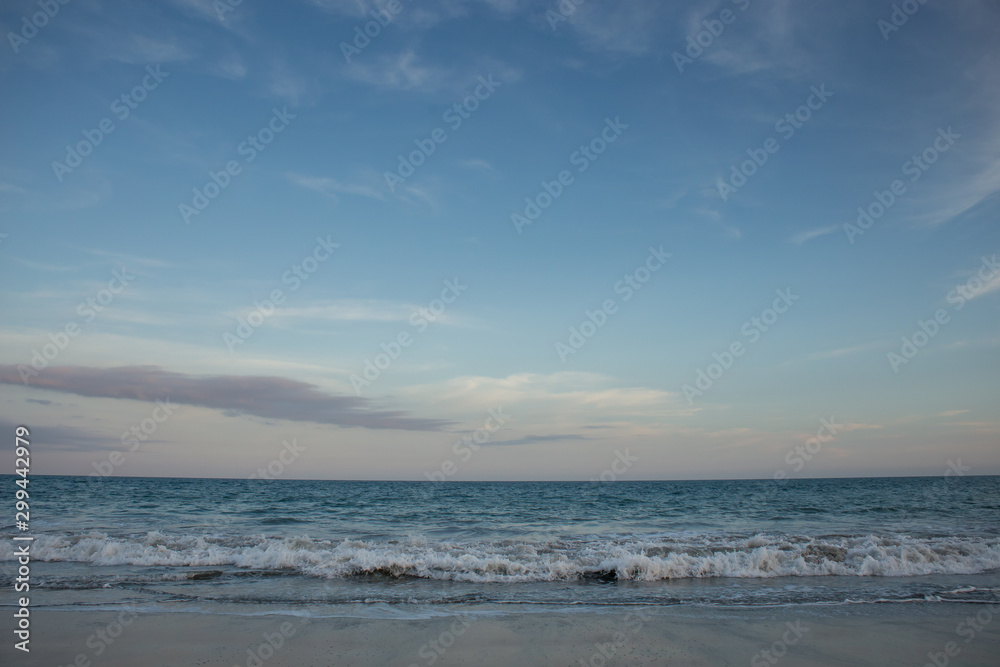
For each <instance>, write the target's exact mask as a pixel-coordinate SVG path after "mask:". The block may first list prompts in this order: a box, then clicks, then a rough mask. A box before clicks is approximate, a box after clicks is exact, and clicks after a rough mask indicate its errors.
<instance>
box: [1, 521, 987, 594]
mask: <svg viewBox="0 0 1000 667" xmlns="http://www.w3.org/2000/svg"><path fill="white" fill-rule="evenodd" d="M31 557H32V559H33V560H36V561H64V562H79V563H89V564H91V565H98V566H115V565H132V566H162V567H220V566H232V567H237V568H252V569H254V570H275V571H292V572H297V573H301V574H305V575H310V576H316V577H323V578H328V579H336V578H350V577H362V576H386V577H418V578H424V579H436V580H450V581H464V582H532V581H572V580H583V579H604V580H631V581H659V580H667V579H688V578H711V577H719V578H726V577H733V578H769V577H817V576H830V575H834V576H857V577H902V576H920V575H937V574H945V575H947V574H958V575H970V574H981V573H986V572H990V571H993V570H997V569H1000V539H997V538H977V537H930V538H915V537H910V536H900V535H896V536H875V535H855V536H822V537H810V536H789V535H763V534H758V535H753V536H739V537H736V536H720V535H695V536H684V537H683V538H678V537H676V536H655V535H654V536H627V537H621V536H618V537H599V536H592V537H583V538H579V539H563V540H551V541H527V540H493V541H468V542H460V541H453V542H448V541H430V540H427V539H426V538H423V537H420V536H411V537H409V538H407V539H403V540H383V541H377V540H342V541H335V540H323V539H314V538H311V537H308V536H299V537H288V538H279V537H267V536H249V537H248V536H239V537H235V536H227V535H198V536H190V535H169V534H164V533H160V532H149V533H146V534H145V535H135V536H127V537H122V536H109V535H107V534H105V533H102V532H96V531H94V532H87V533H76V534H62V535H52V534H47V535H46V534H43V535H38V536H36V538H35V541H34V543H33V544H32V546H31ZM15 558H16V556H15V554H14V547H13V545H12V544H11V543H10V542H7V541H4V542H0V560H6V561H9V560H14V559H15Z"/></svg>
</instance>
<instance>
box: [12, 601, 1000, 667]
mask: <svg viewBox="0 0 1000 667" xmlns="http://www.w3.org/2000/svg"><path fill="white" fill-rule="evenodd" d="M977 613H979V614H980V618H981V619H982V618H985V617H987V616H988V617H989V618H990V620H989V621H988V622H986V623H985V624H982V623H978V622H977V621H976V620H975V616H976V614H977ZM32 619H33V625H32V627H33V636H32V641H31V648H32V650H31V653H30V655H28V654H22V653H20V652H18V651H14V650H13V649H12V647H11V645H10V643H9V642H7V643H5V645H4V646H3V647H2V648H0V657H2V658H3V660H2V661H3V663H4V664H5V665H60V666H63V665H71V664H76V665H81V666H82V667H86V666H87V665H88V664H89V665H103V666H105V667H135V666H136V665H143V666H145V667H159V666H167V665H169V666H171V667H173V666H186V665H201V666H204V667H211V666H216V665H218V666H223V665H224V666H226V667H230V666H233V665H245V666H247V667H260V666H261V665H267V666H268V667H284V666H287V667H311V666H315V667H319V666H326V665H359V666H360V665H387V666H395V665H398V666H401V667H411V666H413V665H417V666H424V665H426V666H429V665H439V666H447V665H566V666H567V667H569V666H576V665H593V666H595V667H597V666H599V665H603V664H619V665H706V666H707V665H748V664H749V665H752V666H753V667H757V666H763V665H772V664H786V665H836V664H850V665H871V666H872V667H883V666H885V665H924V664H932V665H935V663H934V662H933V661H932V660H933V657H936V658H937V663H936V667H942V666H943V665H945V664H951V665H982V666H984V667H985V666H987V665H996V664H998V658H997V656H998V655H1000V606H998V605H992V606H986V605H977V606H969V605H957V604H956V605H937V606H935V607H933V608H928V607H922V606H915V605H912V604H886V605H873V606H868V605H866V606H857V607H853V608H849V609H837V610H830V609H822V608H801V607H800V608H796V609H787V608H785V609H781V608H773V609H753V610H724V611H722V610H711V611H706V610H703V609H702V610H699V609H697V608H656V607H650V608H646V609H643V610H638V613H636V610H630V612H625V613H623V614H608V613H593V612H590V611H575V610H568V609H562V610H545V611H541V612H537V613H508V612H503V613H498V612H497V611H496V610H493V609H489V608H481V609H480V608H469V609H465V610H462V611H461V612H457V613H455V614H449V615H443V616H440V617H436V618H429V619H408V620H402V619H400V620H391V619H370V618H367V619H362V618H350V617H327V618H322V617H320V618H316V617H313V618H307V617H302V616H293V615H287V614H256V615H252V616H248V615H236V614H199V613H183V612H180V613H144V614H139V615H138V616H137V617H136V618H135V619H134V620H132V621H131V622H130V623H129V624H128V625H126V626H123V627H122V631H121V633H120V635H119V636H118V638H117V639H113V640H112V641H111V642H110V643H106V642H105V641H104V640H102V639H101V637H102V635H101V634H99V633H100V632H101V631H102V630H103V631H104V633H105V634H104V635H103V636H106V637H107V638H108V639H111V637H110V636H108V635H107V633H108V631H109V629H110V631H112V632H114V631H116V624H118V623H119V619H120V613H114V612H103V611H99V612H90V611H72V612H59V611H37V612H35V613H34V614H33V617H32ZM970 619H971V620H970ZM976 627H979V628H980V629H979V630H976V629H975V628H976ZM88 642H89V646H88ZM269 642H270V643H269ZM272 646H276V648H273V649H272V648H271V647H272ZM949 650H950V651H951V653H952V654H953V655H951V656H949V655H948V654H947V651H949ZM98 651H100V655H97V652H98ZM764 651H769V653H767V654H765V653H764ZM779 654H780V657H779ZM81 656H82V657H81Z"/></svg>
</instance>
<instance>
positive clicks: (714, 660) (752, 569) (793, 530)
mask: <svg viewBox="0 0 1000 667" xmlns="http://www.w3.org/2000/svg"><path fill="white" fill-rule="evenodd" d="M33 484H34V486H33V489H34V490H35V492H36V497H37V498H38V502H37V506H38V508H39V516H40V517H42V518H39V519H37V520H35V521H33V522H32V529H33V530H32V531H31V533H32V534H31V535H30V538H31V539H30V540H20V539H4V540H2V541H0V577H2V578H3V580H5V581H7V582H8V583H9V584H10V585H11V586H13V583H14V582H15V581H18V582H19V583H18V585H19V586H28V588H27V589H26V590H24V591H23V592H22V593H21V594H22V595H24V596H25V597H28V598H30V601H29V602H26V603H24V604H20V601H19V600H15V599H12V598H11V599H7V600H3V601H0V613H2V614H3V615H5V616H7V618H8V619H9V622H8V624H6V627H8V628H13V627H15V626H14V624H13V623H11V622H10V621H14V622H16V623H22V621H23V616H24V614H25V613H27V614H28V616H27V619H28V620H27V624H28V625H29V627H30V642H29V644H28V647H30V649H31V650H30V653H25V652H23V651H20V650H18V649H16V648H15V645H14V637H13V635H8V636H9V637H10V638H9V639H8V641H7V643H6V644H5V645H4V646H2V647H0V663H2V664H3V665H5V666H6V665H45V666H52V665H58V666H59V667H66V666H68V665H73V666H74V667H96V666H99V665H100V666H108V667H115V666H117V665H122V666H125V665H128V666H129V667H134V666H136V665H143V666H154V667H155V666H157V665H177V666H185V667H186V666H188V665H203V666H209V665H224V666H226V667H234V666H235V667H264V666H265V665H266V666H267V667H272V666H274V667H276V666H278V665H289V666H295V667H299V666H308V665H317V666H319V665H401V666H402V667H431V666H439V665H567V666H574V667H580V666H582V667H587V666H588V665H589V666H590V667H602V665H615V664H618V665H750V666H751V667H766V666H769V665H776V664H787V665H841V664H850V665H873V666H874V665H878V666H882V665H918V666H923V665H928V664H929V665H932V666H933V667H944V665H948V664H951V665H996V664H997V659H996V656H997V655H1000V641H998V640H1000V595H998V593H1000V569H998V565H1000V536H998V535H997V528H996V512H995V510H994V509H993V507H994V505H995V499H996V497H997V493H998V491H1000V478H996V477H967V478H963V479H955V480H951V481H948V482H943V481H941V480H940V479H933V478H924V479H868V480H798V481H788V482H785V483H784V484H780V485H779V484H775V483H774V482H767V481H727V482H641V483H617V484H602V483H586V482H573V483H551V482H539V483H469V484H460V483H459V484H433V483H427V482H325V481H316V482H306V481H301V482H300V481H291V480H289V481H264V480H184V479H143V478H117V479H113V480H111V479H109V480H105V481H104V482H103V483H95V482H93V481H92V480H88V479H85V478H79V477H40V478H36V481H35V482H33ZM123 498H127V499H129V503H130V505H129V509H128V511H123V510H122V509H121V503H122V499H123ZM817 499H824V500H823V502H819V501H818V500H817ZM895 506H898V507H900V508H902V509H895ZM8 533H9V534H10V535H11V536H12V537H13V538H21V537H23V535H17V534H14V533H13V531H8ZM25 544H27V545H29V546H27V547H26V546H24V545H25ZM18 545H21V546H18ZM23 549H27V552H28V555H27V556H25V555H23V552H22V551H21V550H23ZM22 561H26V563H22ZM22 568H26V569H24V570H22ZM21 580H23V581H21ZM21 607H23V608H24V609H27V612H24V611H23V610H22V609H21ZM12 614H21V615H22V618H17V617H13V618H12V616H11V615H12ZM22 625H23V623H22ZM8 632H9V630H8ZM21 639H23V637H22V638H21Z"/></svg>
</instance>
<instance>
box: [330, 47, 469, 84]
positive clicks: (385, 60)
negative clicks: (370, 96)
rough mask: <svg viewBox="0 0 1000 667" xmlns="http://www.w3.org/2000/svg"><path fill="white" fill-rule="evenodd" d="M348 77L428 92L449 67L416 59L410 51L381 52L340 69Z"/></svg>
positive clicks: (443, 79) (444, 79)
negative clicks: (374, 58) (374, 57)
mask: <svg viewBox="0 0 1000 667" xmlns="http://www.w3.org/2000/svg"><path fill="white" fill-rule="evenodd" d="M344 72H345V74H346V76H347V78H348V79H351V80H352V81H356V82H358V83H363V84H367V85H370V86H373V87H375V88H379V89H382V90H415V91H420V92H429V91H435V90H438V89H440V88H441V87H443V86H444V85H445V82H446V81H447V80H448V78H449V73H450V72H449V70H447V69H445V68H443V67H437V66H434V65H425V64H422V63H421V62H420V59H419V58H418V57H417V54H416V53H414V52H413V51H403V52H402V53H400V54H398V55H395V56H383V57H381V58H379V59H378V60H376V61H375V62H372V63H367V62H355V63H352V64H351V66H350V67H347V68H345V69H344Z"/></svg>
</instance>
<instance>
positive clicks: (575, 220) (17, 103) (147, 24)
mask: <svg viewBox="0 0 1000 667" xmlns="http://www.w3.org/2000/svg"><path fill="white" fill-rule="evenodd" d="M998 25H1000V7H998V6H997V5H996V3H994V2H990V1H988V0H981V1H977V0H969V1H967V2H962V3H944V2H938V1H936V0H930V1H928V2H924V3H920V2H917V1H916V0H910V1H909V2H902V3H896V4H893V3H891V2H887V1H886V2H871V1H865V2H861V1H850V0H849V1H846V2H845V1H836V2H835V1H833V0H822V1H820V2H815V3H792V2H785V1H780V0H775V1H771V2H765V1H764V0H734V1H732V2H730V1H729V0H716V1H708V2H678V3H664V2H657V1H653V0H649V1H644V0H631V1H627V2H626V1H623V2H613V3H611V2H597V1H596V0H583V1H580V0H562V1H561V2H556V1H554V0H537V1H536V0H423V1H421V0H391V1H388V2H387V1H385V0H340V1H338V0H294V1H290V2H284V3H263V2H259V1H257V0H243V1H242V2H237V1H236V0H211V1H210V0H162V1H160V2H135V3H128V4H127V5H121V4H120V3H107V2H99V1H96V0H69V1H68V2H66V3H65V4H61V3H59V2H56V1H55V0H53V1H52V2H49V3H46V2H45V1H44V0H43V1H42V2H37V1H36V2H21V1H11V2H5V3H3V7H2V9H0V32H2V34H3V35H4V44H3V45H2V46H0V91H2V94H3V100H4V104H2V105H0V119H2V122H0V306H2V312H3V314H4V315H3V318H2V320H0V429H4V430H7V431H8V432H11V431H13V429H14V427H15V426H17V425H21V424H23V425H26V426H28V427H29V428H30V430H31V432H32V447H33V451H34V457H33V459H32V472H33V473H35V474H73V475H88V474H90V475H95V476H97V475H101V476H105V475H131V476H181V477H233V478H239V477H249V476H252V475H256V476H271V477H281V478H285V479H299V478H302V479H413V480H423V479H435V480H448V481H466V480H587V479H603V480H606V481H610V480H642V479H729V478H761V479H771V478H775V479H785V478H797V477H839V476H882V475H943V474H1000V447H998V444H1000V414H998V410H997V402H996V397H997V395H998V384H1000V383H998V379H997V378H998V371H1000V265H998V264H997V257H998V254H1000V227H998V214H1000V195H998V191H1000V113H998V109H1000V104H998V102H1000V68H998V67H997V63H998V62H1000V43H998V42H997V40H996V28H997V26H998Z"/></svg>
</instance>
